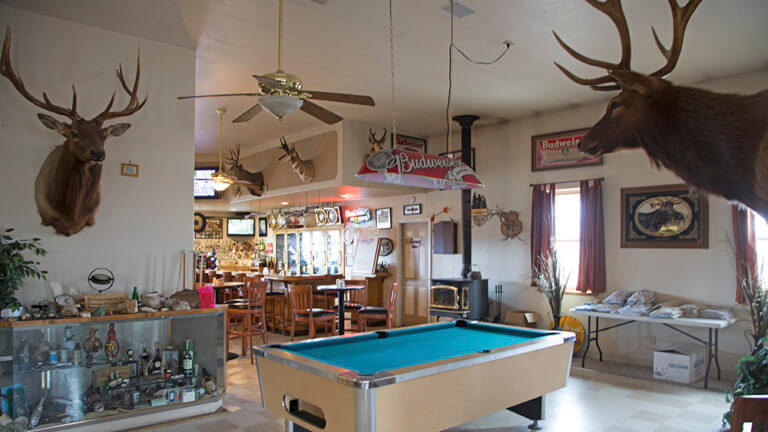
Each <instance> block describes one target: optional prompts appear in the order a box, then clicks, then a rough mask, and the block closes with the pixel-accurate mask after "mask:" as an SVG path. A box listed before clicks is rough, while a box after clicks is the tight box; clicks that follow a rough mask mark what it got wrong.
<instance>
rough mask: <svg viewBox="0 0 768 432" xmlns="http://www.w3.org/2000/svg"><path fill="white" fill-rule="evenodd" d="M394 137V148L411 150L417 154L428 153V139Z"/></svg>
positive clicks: (405, 136)
mask: <svg viewBox="0 0 768 432" xmlns="http://www.w3.org/2000/svg"><path fill="white" fill-rule="evenodd" d="M390 135H392V148H393V149H396V148H399V149H403V150H410V151H415V152H422V153H426V152H427V139H426V138H418V137H412V136H408V135H400V134H397V135H396V136H395V135H394V134H390Z"/></svg>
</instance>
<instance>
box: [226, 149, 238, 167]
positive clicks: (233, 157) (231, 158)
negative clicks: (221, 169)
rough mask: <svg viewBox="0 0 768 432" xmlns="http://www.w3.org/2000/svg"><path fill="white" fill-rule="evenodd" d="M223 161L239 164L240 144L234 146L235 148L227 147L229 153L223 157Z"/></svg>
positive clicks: (229, 163) (232, 164) (233, 164)
mask: <svg viewBox="0 0 768 432" xmlns="http://www.w3.org/2000/svg"><path fill="white" fill-rule="evenodd" d="M224 162H226V163H227V165H230V166H234V167H236V166H240V144H237V145H236V146H235V149H234V150H233V149H229V155H228V156H227V157H225V158H224Z"/></svg>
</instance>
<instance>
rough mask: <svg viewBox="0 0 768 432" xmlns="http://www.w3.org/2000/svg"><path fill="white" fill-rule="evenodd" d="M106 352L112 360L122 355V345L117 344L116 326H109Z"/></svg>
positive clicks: (105, 346) (105, 345) (105, 344)
mask: <svg viewBox="0 0 768 432" xmlns="http://www.w3.org/2000/svg"><path fill="white" fill-rule="evenodd" d="M104 352H105V353H106V354H107V355H108V356H109V359H110V360H114V359H116V358H117V355H118V354H120V343H119V342H117V332H116V331H115V325H114V324H112V323H110V324H109V331H108V332H107V341H106V342H105V343H104Z"/></svg>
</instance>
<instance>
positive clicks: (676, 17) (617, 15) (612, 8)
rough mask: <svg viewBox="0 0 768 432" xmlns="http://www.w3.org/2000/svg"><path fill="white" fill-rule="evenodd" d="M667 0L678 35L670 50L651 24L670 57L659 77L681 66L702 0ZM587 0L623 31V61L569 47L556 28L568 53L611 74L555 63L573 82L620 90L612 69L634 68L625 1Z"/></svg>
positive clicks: (667, 56) (621, 38)
mask: <svg viewBox="0 0 768 432" xmlns="http://www.w3.org/2000/svg"><path fill="white" fill-rule="evenodd" d="M667 1H668V2H669V7H670V9H671V10H672V32H673V35H674V36H673V39H672V45H671V46H670V48H669V49H666V48H664V45H663V44H662V43H661V40H660V39H659V36H658V34H657V33H656V29H655V28H653V26H651V30H652V32H653V38H654V40H655V41H656V46H657V47H658V48H659V51H661V54H662V55H663V56H664V58H666V59H667V63H666V64H665V65H664V66H662V67H661V68H660V69H658V70H656V71H655V72H653V73H651V74H650V75H651V76H655V77H664V76H665V75H667V74H669V73H670V72H672V70H673V69H674V68H675V66H676V65H677V61H678V59H679V58H680V52H681V51H682V49H683V36H684V34H685V28H686V26H687V25H688V21H689V20H690V19H691V15H693V11H695V10H696V8H697V7H698V6H699V4H701V0H688V3H687V4H686V5H685V6H680V5H678V3H677V0H667ZM586 2H587V3H589V4H590V6H592V7H594V8H595V9H597V10H598V11H600V12H602V13H604V14H606V15H608V17H609V18H610V19H611V21H613V24H614V25H615V26H616V29H617V30H618V32H619V38H620V40H621V60H619V62H618V63H610V62H606V61H602V60H597V59H593V58H591V57H587V56H585V55H583V54H581V53H579V52H577V51H576V50H574V49H573V48H571V47H570V46H568V44H566V43H565V42H563V40H562V39H561V38H560V36H558V34H557V33H556V32H554V31H553V32H552V34H553V35H554V36H555V39H556V40H557V43H558V44H560V46H561V47H562V48H563V49H564V50H565V51H566V52H568V54H570V55H571V56H573V57H574V58H575V59H576V60H579V61H580V62H582V63H586V64H588V65H590V66H596V67H599V68H603V69H607V70H608V71H609V73H608V74H606V75H603V76H600V77H597V78H582V77H579V76H577V75H575V74H574V73H572V72H571V71H569V70H568V69H566V68H565V67H563V66H562V65H560V64H559V63H557V62H555V66H557V68H558V69H560V71H561V72H563V73H564V74H565V76H567V77H568V78H569V79H570V80H571V81H573V82H575V83H577V84H581V85H588V86H590V87H591V88H592V89H593V90H599V91H607V90H618V89H619V85H618V84H616V79H615V78H614V77H612V76H611V74H610V72H611V71H615V70H631V66H630V62H631V57H632V52H631V43H630V39H629V28H628V27H627V18H626V16H625V15H624V10H623V8H622V6H621V0H605V2H600V1H598V0H586ZM608 83H611V84H608Z"/></svg>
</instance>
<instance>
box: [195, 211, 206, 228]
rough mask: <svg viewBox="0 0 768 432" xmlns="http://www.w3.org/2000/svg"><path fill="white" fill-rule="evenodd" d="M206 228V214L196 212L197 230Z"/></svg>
mask: <svg viewBox="0 0 768 432" xmlns="http://www.w3.org/2000/svg"><path fill="white" fill-rule="evenodd" d="M204 229H205V216H204V215H203V214H202V213H195V232H198V233H199V232H203V230H204Z"/></svg>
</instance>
